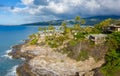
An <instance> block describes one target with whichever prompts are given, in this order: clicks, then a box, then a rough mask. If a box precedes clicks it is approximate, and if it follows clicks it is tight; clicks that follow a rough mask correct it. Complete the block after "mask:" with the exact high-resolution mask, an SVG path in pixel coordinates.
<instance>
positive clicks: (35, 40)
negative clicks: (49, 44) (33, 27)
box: [29, 38, 38, 45]
mask: <svg viewBox="0 0 120 76" xmlns="http://www.w3.org/2000/svg"><path fill="white" fill-rule="evenodd" d="M37 42H38V39H37V38H35V39H32V40H31V41H30V43H29V44H30V45H35V44H37Z"/></svg>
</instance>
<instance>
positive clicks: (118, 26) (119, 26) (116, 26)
mask: <svg viewBox="0 0 120 76" xmlns="http://www.w3.org/2000/svg"><path fill="white" fill-rule="evenodd" d="M110 27H115V28H120V25H113V24H111V25H110Z"/></svg>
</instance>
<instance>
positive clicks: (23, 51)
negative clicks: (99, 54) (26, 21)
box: [9, 43, 104, 76]
mask: <svg viewBox="0 0 120 76" xmlns="http://www.w3.org/2000/svg"><path fill="white" fill-rule="evenodd" d="M9 55H10V56H12V58H13V59H14V58H15V59H16V58H17V59H20V58H24V59H25V60H24V63H23V64H21V65H19V66H18V67H17V69H16V73H17V75H18V76H37V75H38V76H44V75H47V76H63V75H64V76H71V75H72V76H77V73H79V75H80V76H87V74H88V76H89V75H91V76H95V75H94V74H95V73H94V71H93V69H96V68H99V67H101V66H102V65H103V64H104V60H101V61H98V62H96V61H95V60H94V59H93V58H92V57H90V58H89V59H87V60H85V61H79V62H77V61H75V60H73V59H70V58H68V57H67V56H66V55H63V54H61V53H58V52H55V51H53V49H51V48H49V47H45V46H41V47H40V46H39V47H38V46H26V45H25V43H24V44H20V45H19V44H18V45H15V46H13V47H12V51H11V52H10V53H9ZM46 59H47V60H46ZM71 63H72V64H73V65H72V66H71ZM66 66H67V67H66ZM78 66H79V67H78ZM45 68H46V69H45ZM50 68H51V69H50ZM58 68H59V69H58ZM38 71H39V72H38ZM96 76H97V75H96Z"/></svg>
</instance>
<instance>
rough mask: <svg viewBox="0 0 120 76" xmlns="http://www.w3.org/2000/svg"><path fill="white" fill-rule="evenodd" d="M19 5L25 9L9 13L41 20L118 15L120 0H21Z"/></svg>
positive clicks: (15, 9)
mask: <svg viewBox="0 0 120 76" xmlns="http://www.w3.org/2000/svg"><path fill="white" fill-rule="evenodd" d="M21 3H22V4H23V5H24V6H25V7H14V9H12V10H11V11H12V12H14V13H23V14H29V15H32V17H34V18H36V17H37V18H41V19H42V18H44V19H52V18H54V19H65V18H73V17H75V16H77V15H80V16H82V17H86V16H95V15H120V14H119V13H120V10H119V8H120V0H21ZM47 17H48V18H47ZM34 18H33V19H34Z"/></svg>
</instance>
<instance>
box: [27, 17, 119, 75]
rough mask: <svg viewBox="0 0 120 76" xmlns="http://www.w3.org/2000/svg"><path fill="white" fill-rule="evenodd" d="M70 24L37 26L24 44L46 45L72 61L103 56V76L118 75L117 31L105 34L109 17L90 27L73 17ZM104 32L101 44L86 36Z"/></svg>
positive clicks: (83, 21)
mask: <svg viewBox="0 0 120 76" xmlns="http://www.w3.org/2000/svg"><path fill="white" fill-rule="evenodd" d="M74 21H75V24H74V25H73V26H69V25H67V23H66V22H65V21H64V22H62V24H61V26H59V28H55V27H54V25H49V26H48V27H39V28H38V33H36V34H32V35H30V36H29V42H28V43H27V45H37V46H40V45H41V44H44V46H48V47H50V48H52V49H54V51H57V52H60V53H63V54H67V56H68V57H70V58H72V59H75V60H76V61H84V60H86V59H88V58H89V57H91V56H92V57H93V58H94V59H95V60H96V62H97V61H99V60H101V59H105V64H104V65H103V66H102V67H100V72H101V73H102V74H104V76H119V71H120V63H119V62H120V52H119V51H120V32H112V33H107V31H106V30H107V29H108V27H109V25H110V24H111V23H112V22H113V20H112V19H106V20H104V21H102V22H100V23H99V24H95V25H94V26H82V25H84V24H85V20H84V19H82V18H80V16H77V17H76V18H75V20H74ZM100 34H104V35H105V36H107V37H106V38H105V41H104V42H103V43H99V44H95V43H94V41H92V40H90V39H89V38H88V37H90V35H100Z"/></svg>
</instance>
